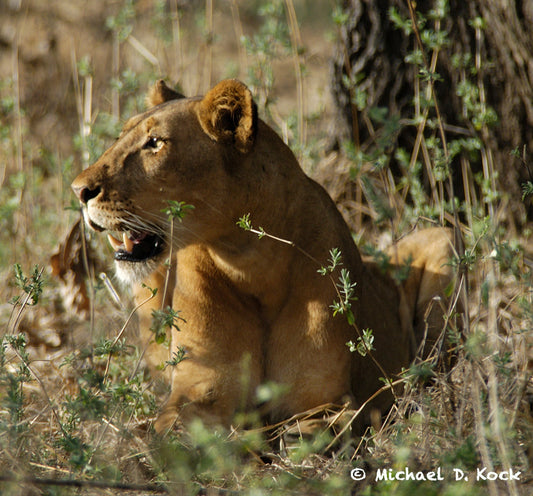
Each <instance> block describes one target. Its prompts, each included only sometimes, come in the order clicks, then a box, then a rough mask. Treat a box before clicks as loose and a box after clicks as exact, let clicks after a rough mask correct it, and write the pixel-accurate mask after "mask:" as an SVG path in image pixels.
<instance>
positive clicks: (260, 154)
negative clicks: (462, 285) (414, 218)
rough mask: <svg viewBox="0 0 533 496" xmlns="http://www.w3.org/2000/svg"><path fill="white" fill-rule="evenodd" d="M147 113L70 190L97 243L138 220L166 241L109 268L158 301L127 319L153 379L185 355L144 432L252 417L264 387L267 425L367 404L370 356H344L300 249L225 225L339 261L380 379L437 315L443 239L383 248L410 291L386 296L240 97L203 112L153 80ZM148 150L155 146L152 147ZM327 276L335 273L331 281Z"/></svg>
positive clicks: (392, 287) (378, 277)
mask: <svg viewBox="0 0 533 496" xmlns="http://www.w3.org/2000/svg"><path fill="white" fill-rule="evenodd" d="M149 99H150V101H151V102H152V103H155V104H157V106H155V107H153V108H152V109H150V110H148V111H147V112H145V113H144V114H141V115H140V116H137V117H134V118H133V119H131V120H130V121H129V122H128V123H127V124H126V125H125V127H124V130H123V132H122V135H121V137H120V138H119V140H118V141H117V142H116V143H115V144H114V145H113V146H111V148H110V149H109V150H107V151H106V152H105V153H104V154H103V155H102V157H101V158H100V159H99V160H98V161H97V162H96V163H95V164H94V165H92V166H91V167H89V168H88V169H86V170H85V171H83V172H82V173H81V174H80V175H79V176H78V177H77V178H76V179H75V181H74V183H73V188H74V190H75V191H76V192H77V194H78V196H79V197H80V199H81V200H82V203H83V204H84V210H85V216H86V220H87V221H88V223H89V225H91V226H92V227H93V228H95V229H98V230H117V231H122V230H126V229H127V228H128V227H129V228H131V226H132V225H138V224H139V222H140V220H139V219H141V220H143V221H144V222H145V224H143V225H144V226H145V229H146V230H148V229H149V225H150V226H152V229H156V228H154V227H153V226H154V225H155V226H157V229H159V230H160V231H158V232H164V233H165V240H166V248H165V251H164V252H163V253H161V254H159V255H158V256H157V257H155V258H154V259H152V260H150V261H149V263H145V262H117V266H118V269H119V271H118V272H119V275H120V277H121V278H122V279H123V280H125V281H126V282H128V283H130V284H133V287H134V295H135V300H136V302H137V303H139V302H141V301H143V300H144V299H146V298H147V297H149V295H150V292H149V290H148V289H145V288H143V287H141V285H140V284H139V282H140V280H144V281H145V283H146V285H147V286H149V287H152V288H154V287H157V288H158V294H157V296H156V298H154V299H152V300H150V301H149V302H148V303H147V304H145V305H144V306H143V307H142V308H141V309H140V310H139V314H140V320H141V334H142V339H143V342H145V343H150V344H149V347H148V349H147V352H146V359H147V361H148V362H149V363H150V365H151V366H152V367H153V368H155V367H156V366H157V365H160V364H161V363H162V362H164V361H165V360H168V357H169V352H171V351H173V350H175V349H176V347H177V346H184V347H185V349H186V353H187V354H186V357H187V358H186V359H185V360H184V361H183V362H181V363H180V364H179V365H178V366H177V367H175V368H174V369H173V370H172V372H171V385H172V392H171V395H170V397H169V399H168V401H167V402H166V404H165V406H164V408H163V410H162V413H161V415H160V416H159V418H158V420H157V422H156V429H157V430H158V431H163V430H165V429H167V428H169V427H171V426H172V425H173V424H174V423H175V422H185V423H186V422H188V421H189V420H191V419H193V418H197V417H199V418H202V419H203V420H204V421H206V422H209V423H213V424H223V425H228V424H229V423H230V422H231V420H232V418H233V415H234V413H235V412H236V411H237V410H239V409H242V408H247V407H250V406H251V405H253V403H254V393H255V390H256V388H257V386H258V385H259V384H260V383H262V382H265V381H275V382H278V383H281V384H284V385H285V386H286V387H287V391H288V392H287V394H286V395H285V396H283V397H282V398H281V399H280V400H279V401H278V402H277V403H276V404H275V405H271V408H270V413H271V416H272V418H274V419H281V418H283V417H285V416H289V415H292V414H295V413H298V412H301V411H304V410H307V409H310V408H313V407H316V406H318V405H321V404H325V403H339V402H343V401H346V400H349V401H351V402H352V403H353V404H354V405H358V404H361V403H362V402H364V401H365V400H366V399H367V398H368V397H369V396H370V395H371V394H372V393H374V392H375V391H376V390H377V389H378V388H379V387H380V385H381V383H380V381H379V377H380V376H382V372H381V371H380V370H379V369H378V367H377V366H376V365H375V364H374V363H373V361H372V360H371V359H370V358H369V357H361V356H360V355H358V354H357V353H352V354H351V353H350V352H349V350H348V348H347V346H346V342H347V341H349V340H352V341H355V340H356V339H357V334H356V331H355V330H354V328H353V327H351V326H349V325H348V324H347V321H346V319H345V318H344V317H343V316H336V317H334V316H333V314H332V310H331V308H330V305H331V304H332V303H333V301H334V300H335V299H337V294H336V291H335V287H334V285H333V284H332V282H331V280H330V279H329V278H328V277H324V276H321V275H319V274H318V273H317V268H318V267H317V266H316V264H315V263H314V262H313V261H312V260H310V259H309V258H308V257H306V256H305V255H303V254H302V253H301V251H299V250H297V249H295V248H294V247H292V246H290V245H287V244H283V243H280V242H279V241H276V240H273V239H270V238H268V237H265V238H262V239H259V238H258V236H256V235H255V234H253V233H250V232H247V231H244V230H243V229H241V228H239V227H238V226H237V225H236V222H237V220H238V219H239V218H240V217H242V216H243V215H244V214H247V213H250V219H251V221H252V223H253V225H254V226H256V227H258V226H261V227H263V228H264V229H265V231H266V232H268V233H269V234H272V235H274V236H278V237H280V238H283V239H287V240H290V241H292V242H294V243H295V244H296V245H297V246H299V247H301V248H303V249H304V250H305V251H306V252H307V253H309V254H310V255H311V256H312V257H313V258H314V259H316V260H319V261H321V262H322V263H323V264H326V263H327V260H328V255H329V250H330V249H331V248H339V249H340V250H341V252H342V261H343V265H342V267H343V268H346V269H348V270H349V271H350V277H351V280H352V281H353V282H356V283H357V286H356V296H357V300H355V301H354V302H353V311H354V315H355V318H356V324H357V327H358V328H359V329H366V328H370V329H372V330H373V332H374V336H375V342H374V346H375V348H376V349H375V352H374V356H375V358H376V359H377V360H378V361H379V363H380V364H381V366H382V367H383V368H384V369H385V371H386V372H387V373H388V374H395V373H397V372H399V371H400V370H401V368H402V367H405V366H407V365H408V364H409V362H410V360H411V359H412V358H413V344H414V345H418V342H419V341H420V340H421V336H423V335H424V330H425V328H426V323H425V311H426V308H427V307H428V304H429V303H430V301H431V299H432V298H433V297H434V296H437V297H440V298H441V299H442V302H443V304H444V305H445V304H446V302H445V299H444V296H443V289H444V288H445V287H446V286H447V285H449V283H450V282H451V281H452V278H453V274H452V271H451V269H450V267H449V266H448V265H445V264H446V262H447V259H448V258H449V257H450V255H451V253H452V245H451V242H450V235H449V233H448V231H446V230H444V229H431V230H425V231H420V232H417V233H415V234H414V235H411V236H408V237H406V238H405V239H404V240H403V241H401V242H400V243H399V244H398V245H397V246H396V247H395V249H394V250H392V252H391V256H392V257H393V259H397V260H396V261H397V262H399V263H401V261H403V260H404V259H405V258H406V257H407V256H408V255H409V254H411V255H412V257H413V262H412V267H413V270H412V271H411V276H410V278H409V279H408V281H407V282H406V283H405V284H404V286H403V287H397V286H396V284H395V283H394V282H393V281H392V279H390V278H389V277H388V276H386V275H383V274H380V273H379V271H377V270H376V269H375V268H372V267H371V264H366V263H364V262H363V261H362V259H361V257H360V255H359V252H358V250H357V248H356V247H355V245H354V243H353V242H352V238H351V235H350V232H349V230H348V228H347V226H346V224H345V223H344V221H343V219H342V217H341V215H340V214H339V212H338V211H337V209H336V207H335V205H334V204H333V202H332V201H331V199H330V198H329V196H328V195H327V194H326V193H325V191H324V190H323V188H322V187H321V186H319V185H318V184H317V183H315V182H314V181H312V180H311V179H309V178H308V177H307V176H306V175H305V174H304V173H303V171H302V170H301V168H300V167H299V165H298V163H297V161H296V159H295V158H294V156H293V154H292V153H291V151H290V150H289V148H288V147H287V146H286V145H285V144H284V143H283V142H282V140H281V139H280V138H279V137H278V136H277V135H276V134H275V133H274V132H273V131H272V129H270V128H269V127H268V126H267V125H266V124H265V123H264V122H262V121H261V120H259V119H257V116H256V109H255V105H254V103H253V99H252V96H251V94H250V91H249V90H248V88H247V87H246V86H245V85H243V84H242V83H240V82H238V81H235V80H228V81H223V82H222V83H219V84H218V85H217V86H215V87H214V88H213V89H212V90H211V91H209V92H208V94H207V95H206V96H205V97H204V98H181V97H180V95H178V94H175V93H174V92H171V90H169V89H168V88H167V87H166V86H165V85H164V84H163V83H161V82H160V83H157V84H156V86H155V88H154V89H153V90H152V92H151V94H150V98H149ZM149 138H154V139H155V138H157V140H156V141H154V143H153V146H150V147H148V146H146V143H147V140H148V139H149ZM166 200H176V201H183V202H185V203H187V204H190V205H194V207H195V208H194V210H192V211H190V212H188V214H187V215H186V216H185V218H184V219H183V221H182V222H178V221H177V220H176V221H174V226H173V232H174V237H173V240H172V243H171V242H170V239H169V233H170V223H169V221H168V218H167V217H166V216H165V215H164V214H162V210H163V209H164V208H165V207H166V206H167V204H166ZM132 219H135V222H134V221H133V220H132ZM157 229H156V230H157ZM170 245H172V248H171V249H170ZM170 253H172V255H171V256H172V267H171V270H170V279H169V280H168V282H167V289H166V294H164V291H165V278H166V275H167V267H166V266H165V264H164V263H165V260H166V259H168V257H169V256H170ZM393 261H394V260H393ZM338 275H339V270H336V272H335V273H334V274H333V276H334V278H335V279H337V278H338ZM163 300H164V301H163ZM166 305H171V306H172V307H173V308H174V309H175V310H178V311H179V312H180V317H182V318H183V319H184V322H182V321H180V322H178V324H179V327H180V331H179V332H178V331H176V330H175V329H173V330H172V333H171V336H169V338H170V339H171V349H170V350H168V349H167V348H165V347H163V346H161V345H156V344H155V343H153V336H152V334H151V332H150V331H149V327H150V322H151V312H152V310H153V309H159V308H161V307H164V306H166ZM432 308H433V309H432V313H431V326H430V333H431V339H432V340H433V341H434V340H435V339H436V338H435V335H436V333H438V332H440V330H441V329H442V327H443V325H444V322H443V318H442V316H443V311H442V308H444V307H443V306H441V305H433V307H432ZM439 309H440V310H439ZM426 320H427V319H426ZM413 336H415V337H416V340H417V342H416V343H414V342H413V341H414V339H413ZM389 403H390V397H386V395H381V396H379V397H378V400H377V402H376V406H377V407H378V408H385V407H386V406H387V404H389Z"/></svg>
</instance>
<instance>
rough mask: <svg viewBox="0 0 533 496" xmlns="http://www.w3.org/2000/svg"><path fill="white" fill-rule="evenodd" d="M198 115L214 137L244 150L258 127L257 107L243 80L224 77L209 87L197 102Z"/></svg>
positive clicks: (201, 122)
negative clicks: (212, 86) (211, 87)
mask: <svg viewBox="0 0 533 496" xmlns="http://www.w3.org/2000/svg"><path fill="white" fill-rule="evenodd" d="M198 117H199V119H200V124H201V125H202V128H203V130H204V131H205V132H206V133H207V134H208V135H209V136H210V137H211V138H212V139H214V140H215V141H217V142H219V143H225V144H233V145H234V146H235V148H237V150H239V151H240V152H242V153H247V152H249V151H250V149H251V148H252V145H253V142H254V136H255V131H256V127H257V107H256V105H255V102H254V100H253V98H252V93H251V92H250V90H249V89H248V88H247V87H246V85H245V84H243V83H241V82H240V81H237V80H236V79H227V80H225V81H221V82H220V83H218V84H217V85H216V86H215V87H214V88H213V89H211V90H210V91H209V92H208V93H207V95H205V97H204V98H203V100H202V101H201V103H200V107H199V111H198Z"/></svg>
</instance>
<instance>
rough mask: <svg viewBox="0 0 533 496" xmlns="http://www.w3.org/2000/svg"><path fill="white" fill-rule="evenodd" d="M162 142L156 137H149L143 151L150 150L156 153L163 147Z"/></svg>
mask: <svg viewBox="0 0 533 496" xmlns="http://www.w3.org/2000/svg"><path fill="white" fill-rule="evenodd" d="M163 143H164V141H163V140H162V139H161V138H157V137H156V136H150V137H149V138H148V139H147V140H146V143H145V144H144V145H143V148H144V149H147V148H150V149H151V150H153V151H158V150H160V149H161V147H162V146H163Z"/></svg>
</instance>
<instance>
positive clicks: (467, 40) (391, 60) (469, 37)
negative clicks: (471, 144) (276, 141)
mask: <svg viewBox="0 0 533 496" xmlns="http://www.w3.org/2000/svg"><path fill="white" fill-rule="evenodd" d="M407 2H408V0H345V1H344V4H343V9H344V13H345V14H347V17H346V22H344V23H343V24H342V26H341V28H340V31H339V39H338V42H337V46H336V51H335V55H334V58H333V61H332V91H333V98H334V101H335V104H336V106H337V110H338V115H337V119H336V124H335V130H334V132H333V138H334V143H335V144H336V145H340V144H341V143H342V142H345V141H346V140H349V141H353V143H354V144H355V146H356V148H363V149H369V148H371V147H372V146H375V145H376V136H377V134H378V133H379V123H375V122H372V120H371V119H370V115H369V110H370V109H371V108H375V107H386V108H387V109H388V115H389V116H396V117H397V118H400V122H404V120H405V119H412V118H413V116H414V107H413V95H415V92H416V91H417V85H419V84H420V79H419V71H418V68H417V67H416V66H414V65H413V64H412V63H408V62H406V60H405V57H406V55H407V54H409V53H410V52H412V51H413V50H414V49H415V48H417V43H416V38H415V35H414V34H409V35H406V34H404V32H403V31H402V30H400V29H398V28H397V27H396V26H395V24H394V23H393V22H392V20H391V18H390V14H389V12H390V9H391V7H393V8H394V9H396V11H397V12H399V14H400V15H401V16H402V17H403V18H406V19H408V18H409V17H410V13H409V7H408V3H407ZM436 4H437V2H436V1H434V0H419V1H417V2H416V7H415V8H416V11H417V13H420V14H422V15H423V17H424V18H426V19H427V21H426V26H430V25H431V23H435V22H437V21H434V20H432V19H431V14H430V11H431V9H434V8H436ZM448 4H449V12H448V14H447V15H446V17H445V18H444V19H443V20H442V22H441V23H440V29H441V30H443V31H446V32H447V33H448V40H449V42H448V43H447V44H446V45H445V46H444V47H443V48H442V49H441V50H440V51H439V52H438V58H437V64H436V73H437V74H438V75H439V77H440V78H439V80H437V81H436V82H435V96H436V99H437V102H438V104H439V109H440V112H441V118H442V121H443V123H444V128H445V129H446V135H447V136H448V137H450V138H453V137H455V136H461V135H463V136H466V137H468V136H469V137H477V138H479V139H480V140H481V142H482V145H483V148H482V149H483V150H484V152H483V153H485V155H484V160H485V161H486V160H487V157H488V159H490V160H491V163H492V165H493V169H492V170H494V171H495V172H496V173H497V174H494V175H493V176H496V175H497V178H496V177H491V178H490V179H491V180H494V181H495V182H496V183H497V185H498V188H499V190H500V191H503V192H504V195H505V196H506V199H505V201H507V202H508V206H509V207H510V211H511V213H512V214H511V216H510V217H511V218H512V223H513V224H514V225H516V226H517V227H519V226H521V225H523V224H524V223H526V222H527V220H528V218H529V220H531V219H532V218H533V215H532V214H533V205H532V202H531V200H530V199H529V200H526V202H525V203H524V202H523V201H522V198H521V197H522V190H521V185H522V184H523V183H524V182H526V181H531V180H532V177H531V173H532V171H533V168H532V167H529V168H528V162H529V161H530V157H532V155H531V152H532V151H533V0H449V2H448ZM413 5H414V3H413ZM474 19H483V20H484V26H483V27H482V28H481V29H479V28H478V29H476V27H475V24H474V23H472V22H471V21H472V20H474ZM420 29H421V30H422V29H423V28H420ZM425 52H426V58H427V60H430V59H431V57H432V56H434V55H435V54H434V53H432V52H431V51H430V50H427V49H426V50H425ZM459 55H461V56H462V59H463V60H465V57H468V59H467V60H468V61H469V63H468V64H465V65H464V66H460V65H458V63H457V60H458V59H457V56H459ZM465 79H468V80H470V81H473V82H474V83H475V87H476V88H477V91H478V95H479V102H480V104H481V105H484V106H485V107H486V108H489V109H490V108H492V109H493V110H494V111H495V113H496V115H497V117H498V121H497V123H496V124H494V125H486V126H481V127H480V126H476V123H475V120H473V116H472V115H471V114H470V115H469V114H468V112H467V110H466V109H465V101H464V99H463V98H461V97H460V96H459V93H460V87H461V83H462V82H464V81H465ZM347 81H351V85H350V84H347ZM356 93H359V94H360V93H364V94H365V95H366V105H364V108H361V107H362V106H361V105H359V106H358V104H357V103H355V102H354V95H355V94H356ZM415 136H416V129H415V126H402V128H401V130H400V131H399V132H398V133H397V134H396V135H395V137H394V139H393V141H394V142H393V143H391V144H390V145H391V149H395V148H397V147H403V148H405V149H408V150H409V149H412V146H413V142H414V139H415ZM513 150H519V151H520V154H524V155H523V159H521V158H519V157H516V156H515V155H516V154H514V155H513V153H512V152H513ZM524 152H525V153H524ZM391 156H392V154H391ZM393 162H394V160H393V159H392V161H391V166H392V167H393V169H394V164H393ZM468 163H469V166H470V169H471V170H470V171H469V174H471V180H470V182H471V183H472V184H474V185H475V187H477V188H478V195H479V196H480V197H481V196H482V195H483V193H482V191H481V188H480V186H479V185H477V184H476V181H475V180H474V179H473V178H474V176H475V174H476V173H481V174H484V175H485V177H486V176H487V173H488V172H487V169H486V167H485V169H484V164H483V160H482V158H481V155H480V156H478V158H477V159H474V160H473V159H472V158H471V157H469V159H468ZM463 164H464V161H463ZM450 165H451V167H452V174H453V179H454V184H455V188H454V189H455V194H456V196H459V197H460V198H462V199H463V200H464V199H465V189H466V187H465V178H464V174H465V171H464V167H462V168H461V165H460V161H459V160H458V158H456V159H455V160H453V161H452V163H451V164H450ZM478 182H479V181H478Z"/></svg>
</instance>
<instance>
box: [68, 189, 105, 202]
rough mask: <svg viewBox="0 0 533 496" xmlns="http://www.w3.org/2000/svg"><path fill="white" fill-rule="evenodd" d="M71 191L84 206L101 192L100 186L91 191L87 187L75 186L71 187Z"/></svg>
mask: <svg viewBox="0 0 533 496" xmlns="http://www.w3.org/2000/svg"><path fill="white" fill-rule="evenodd" d="M72 189H73V190H74V193H75V194H76V196H77V197H78V199H79V200H80V202H82V203H84V204H87V202H88V201H89V200H91V199H93V198H96V197H97V196H98V195H99V194H100V191H101V188H100V186H97V187H96V188H92V189H91V188H89V187H88V186H76V185H75V184H73V185H72Z"/></svg>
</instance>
